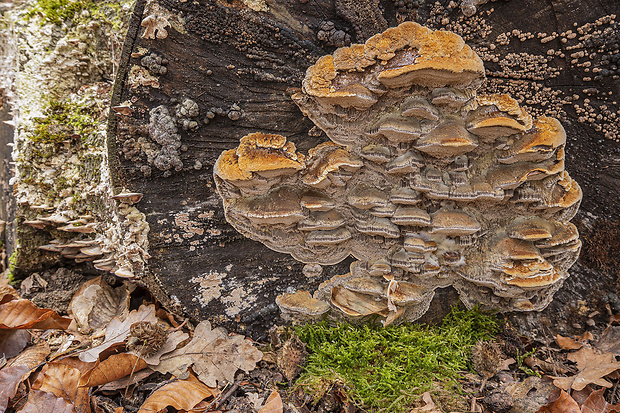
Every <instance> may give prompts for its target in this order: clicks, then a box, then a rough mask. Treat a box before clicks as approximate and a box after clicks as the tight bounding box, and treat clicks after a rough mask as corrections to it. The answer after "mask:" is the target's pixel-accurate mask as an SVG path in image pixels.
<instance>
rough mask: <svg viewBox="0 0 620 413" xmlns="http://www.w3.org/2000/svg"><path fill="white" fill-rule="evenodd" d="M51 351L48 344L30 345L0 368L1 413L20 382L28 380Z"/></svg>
mask: <svg viewBox="0 0 620 413" xmlns="http://www.w3.org/2000/svg"><path fill="white" fill-rule="evenodd" d="M49 353H50V349H49V347H48V346H47V344H41V345H38V346H34V347H30V348H28V349H26V350H24V351H23V352H22V353H21V354H20V355H18V356H17V357H15V358H14V359H12V360H10V361H9V362H8V363H7V365H6V366H4V367H3V368H2V370H0V383H2V385H1V386H0V413H4V412H5V411H6V408H7V406H8V403H9V400H10V399H11V398H12V397H13V396H15V393H16V392H17V387H18V386H19V383H21V382H22V381H24V380H26V378H27V377H28V376H29V375H30V372H31V371H32V370H34V369H35V368H36V367H37V366H38V365H39V364H41V363H42V362H43V361H45V358H46V357H47V355H48V354H49Z"/></svg>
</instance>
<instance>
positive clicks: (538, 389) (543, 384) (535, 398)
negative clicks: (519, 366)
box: [506, 376, 555, 412]
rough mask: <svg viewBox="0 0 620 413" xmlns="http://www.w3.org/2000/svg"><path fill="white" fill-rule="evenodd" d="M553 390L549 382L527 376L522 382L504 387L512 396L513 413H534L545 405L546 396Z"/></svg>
mask: <svg viewBox="0 0 620 413" xmlns="http://www.w3.org/2000/svg"><path fill="white" fill-rule="evenodd" d="M553 389H555V387H554V386H553V383H551V382H550V381H549V382H547V381H545V380H542V379H540V378H539V377H536V376H529V377H527V378H526V379H525V380H523V381H519V382H515V383H512V384H509V385H508V386H506V391H507V392H508V394H510V395H511V396H512V400H513V402H514V406H513V410H512V411H515V412H535V411H536V410H538V409H539V408H540V407H541V406H544V405H545V404H547V396H548V395H549V393H550V392H551V390H553Z"/></svg>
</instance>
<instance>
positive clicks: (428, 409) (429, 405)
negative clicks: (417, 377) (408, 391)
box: [411, 392, 441, 413]
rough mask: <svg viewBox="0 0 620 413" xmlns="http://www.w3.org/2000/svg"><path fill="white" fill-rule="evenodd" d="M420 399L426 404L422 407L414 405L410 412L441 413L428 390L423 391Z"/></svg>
mask: <svg viewBox="0 0 620 413" xmlns="http://www.w3.org/2000/svg"><path fill="white" fill-rule="evenodd" d="M422 401H424V403H426V405H424V406H423V407H416V408H415V409H413V410H412V411H411V413H441V410H440V409H439V407H437V405H436V404H435V402H434V401H433V399H432V398H431V394H430V393H429V392H425V393H424V394H423V395H422Z"/></svg>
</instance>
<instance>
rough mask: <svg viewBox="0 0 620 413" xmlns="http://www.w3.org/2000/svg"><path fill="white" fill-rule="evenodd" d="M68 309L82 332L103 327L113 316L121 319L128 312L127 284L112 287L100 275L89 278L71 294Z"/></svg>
mask: <svg viewBox="0 0 620 413" xmlns="http://www.w3.org/2000/svg"><path fill="white" fill-rule="evenodd" d="M69 311H70V314H71V315H72V316H73V318H74V319H75V321H76V322H77V324H78V326H79V327H80V330H81V331H83V332H89V331H91V330H92V329H98V328H102V327H105V326H106V325H107V324H108V323H109V322H110V321H111V320H112V319H113V318H114V317H117V318H118V319H119V320H121V321H123V320H124V319H125V318H127V314H128V313H129V291H128V289H127V285H126V284H123V285H121V286H120V287H117V288H112V287H110V285H109V284H108V283H107V282H105V281H104V280H103V278H102V277H97V278H94V279H92V280H89V281H87V282H85V283H84V284H82V286H81V287H80V289H79V290H78V291H77V292H76V293H75V294H74V295H73V298H72V299H71V303H70V304H69Z"/></svg>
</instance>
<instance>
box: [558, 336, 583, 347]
mask: <svg viewBox="0 0 620 413" xmlns="http://www.w3.org/2000/svg"><path fill="white" fill-rule="evenodd" d="M555 341H556V342H557V343H558V346H560V348H561V349H562V350H579V349H580V348H581V347H583V343H581V342H579V341H577V340H575V339H574V338H570V337H562V336H561V335H559V334H558V335H557V336H556V337H555Z"/></svg>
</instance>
